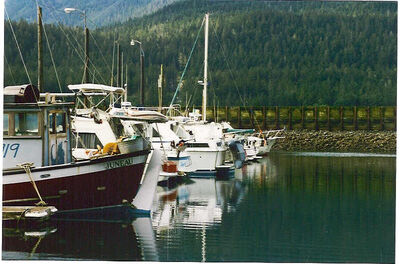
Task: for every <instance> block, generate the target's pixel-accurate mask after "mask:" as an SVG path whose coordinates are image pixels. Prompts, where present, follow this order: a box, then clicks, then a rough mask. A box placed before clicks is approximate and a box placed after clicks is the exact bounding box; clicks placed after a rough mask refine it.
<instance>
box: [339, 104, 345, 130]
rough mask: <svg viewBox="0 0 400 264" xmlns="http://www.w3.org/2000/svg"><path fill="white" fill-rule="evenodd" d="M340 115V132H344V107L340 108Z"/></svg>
mask: <svg viewBox="0 0 400 264" xmlns="http://www.w3.org/2000/svg"><path fill="white" fill-rule="evenodd" d="M339 115H340V130H344V120H343V106H341V107H340V108H339Z"/></svg>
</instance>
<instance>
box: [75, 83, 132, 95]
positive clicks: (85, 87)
mask: <svg viewBox="0 0 400 264" xmlns="http://www.w3.org/2000/svg"><path fill="white" fill-rule="evenodd" d="M68 89H70V90H71V91H73V92H82V93H100V92H105V93H115V94H123V93H125V90H124V89H123V88H121V87H113V86H108V85H103V84H95V83H82V84H70V85H68Z"/></svg>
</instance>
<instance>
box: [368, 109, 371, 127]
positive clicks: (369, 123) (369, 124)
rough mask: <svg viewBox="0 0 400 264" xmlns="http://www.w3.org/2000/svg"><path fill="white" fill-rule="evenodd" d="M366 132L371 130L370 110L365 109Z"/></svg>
mask: <svg viewBox="0 0 400 264" xmlns="http://www.w3.org/2000/svg"><path fill="white" fill-rule="evenodd" d="M367 130H371V108H370V107H369V106H368V107H367Z"/></svg>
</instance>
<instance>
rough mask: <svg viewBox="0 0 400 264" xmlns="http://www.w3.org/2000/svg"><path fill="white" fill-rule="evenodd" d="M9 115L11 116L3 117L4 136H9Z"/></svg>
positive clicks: (5, 115)
mask: <svg viewBox="0 0 400 264" xmlns="http://www.w3.org/2000/svg"><path fill="white" fill-rule="evenodd" d="M8 115H9V114H4V115H3V135H4V136H7V135H8V127H9V126H8Z"/></svg>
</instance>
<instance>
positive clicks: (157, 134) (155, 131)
mask: <svg viewBox="0 0 400 264" xmlns="http://www.w3.org/2000/svg"><path fill="white" fill-rule="evenodd" d="M153 137H160V134H159V133H158V131H157V130H155V129H154V128H153Z"/></svg>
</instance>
